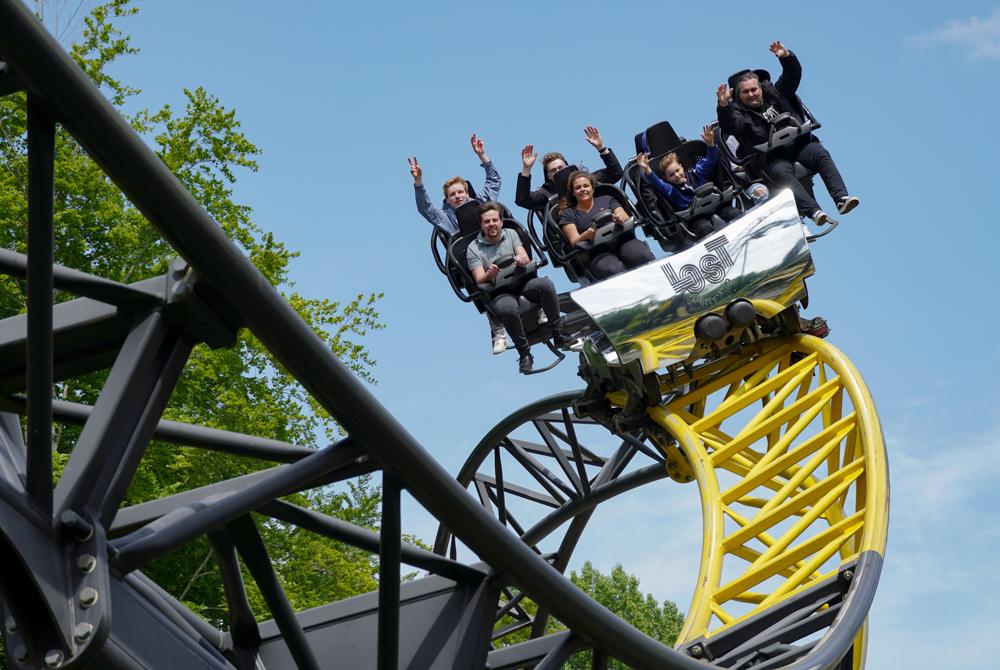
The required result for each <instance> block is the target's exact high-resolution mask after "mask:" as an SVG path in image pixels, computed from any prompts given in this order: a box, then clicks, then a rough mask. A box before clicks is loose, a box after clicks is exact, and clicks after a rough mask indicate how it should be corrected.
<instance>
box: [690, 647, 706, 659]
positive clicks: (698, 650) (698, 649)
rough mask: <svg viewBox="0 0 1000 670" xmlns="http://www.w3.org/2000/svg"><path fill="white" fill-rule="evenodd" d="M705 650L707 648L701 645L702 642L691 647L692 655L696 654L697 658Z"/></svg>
mask: <svg viewBox="0 0 1000 670" xmlns="http://www.w3.org/2000/svg"><path fill="white" fill-rule="evenodd" d="M704 651H705V650H704V649H702V648H701V645H700V644H696V645H694V646H693V647H691V650H690V653H691V655H692V656H694V657H695V658H698V657H699V656H701V655H702V653H704Z"/></svg>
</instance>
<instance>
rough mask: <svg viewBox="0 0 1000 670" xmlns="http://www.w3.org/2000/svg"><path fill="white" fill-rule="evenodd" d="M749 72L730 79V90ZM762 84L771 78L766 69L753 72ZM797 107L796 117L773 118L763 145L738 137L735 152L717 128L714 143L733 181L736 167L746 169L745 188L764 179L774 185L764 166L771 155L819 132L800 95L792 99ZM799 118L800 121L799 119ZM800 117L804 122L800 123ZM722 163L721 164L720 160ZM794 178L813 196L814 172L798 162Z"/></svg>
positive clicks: (737, 74) (781, 116)
mask: <svg viewBox="0 0 1000 670" xmlns="http://www.w3.org/2000/svg"><path fill="white" fill-rule="evenodd" d="M747 72H749V70H740V71H739V72H736V73H734V74H732V75H730V77H729V79H728V83H729V87H730V88H731V89H735V88H736V84H737V83H738V80H739V78H740V77H741V76H743V75H744V74H746V73H747ZM753 72H754V73H755V74H756V75H757V77H758V79H759V80H760V81H761V82H764V81H767V82H770V81H771V75H770V73H768V71H767V70H754V71H753ZM792 104H793V106H794V108H795V109H794V111H795V112H796V114H789V113H788V112H783V113H781V114H779V115H778V116H776V117H775V118H774V119H771V133H770V137H768V140H767V141H766V142H761V143H760V144H756V145H754V146H749V147H748V146H744V145H743V144H742V143H740V142H739V138H735V139H736V141H737V143H738V147H739V148H738V150H737V151H733V149H732V148H731V147H730V145H729V144H728V143H727V142H726V140H728V139H729V138H728V136H725V135H723V134H722V132H721V130H720V129H718V128H716V141H715V144H716V146H717V147H719V151H720V152H721V154H722V156H723V157H724V158H725V159H726V162H727V163H729V164H730V165H727V166H726V167H727V168H729V172H730V173H731V174H732V176H733V178H734V179H737V178H738V177H737V174H736V173H737V171H736V170H735V166H739V167H743V168H744V169H745V170H746V171H747V172H748V174H749V177H748V178H744V179H743V180H742V181H745V182H746V184H745V186H749V184H750V183H751V182H752V181H760V180H763V181H765V182H767V183H769V184H770V183H772V182H771V179H770V177H769V176H768V175H767V173H766V171H765V170H764V166H766V165H767V163H768V154H770V153H772V152H774V151H777V150H780V149H783V148H785V147H789V146H791V145H793V144H795V143H796V142H798V141H800V140H801V139H802V138H805V137H808V136H810V135H811V134H812V133H813V132H814V131H816V130H818V129H820V128H821V127H822V124H821V123H820V122H819V120H817V119H816V117H815V116H814V115H813V113H812V112H811V111H810V110H809V108H808V107H806V105H805V103H803V102H802V99H801V98H800V97H799V96H797V95H796V96H794V99H793V100H792ZM797 117H798V118H797ZM799 118H801V119H803V120H802V121H799ZM720 162H721V161H720ZM794 165H795V177H796V178H797V179H798V180H799V181H800V182H802V185H803V186H804V187H805V188H806V190H807V191H808V192H809V194H810V195H813V177H814V176H815V174H816V173H815V172H814V171H811V170H809V169H807V168H806V167H805V166H804V165H802V164H801V163H799V162H798V161H795V163H794Z"/></svg>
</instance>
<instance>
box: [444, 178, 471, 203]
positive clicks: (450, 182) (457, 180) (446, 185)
mask: <svg viewBox="0 0 1000 670" xmlns="http://www.w3.org/2000/svg"><path fill="white" fill-rule="evenodd" d="M455 184H461V185H462V186H464V187H465V192H466V193H468V192H469V184H468V182H466V181H465V177H452V178H451V179H449V180H448V181H446V182H445V183H444V186H443V187H442V190H444V197H446V198H447V197H448V189H449V188H451V187H452V186H454V185H455Z"/></svg>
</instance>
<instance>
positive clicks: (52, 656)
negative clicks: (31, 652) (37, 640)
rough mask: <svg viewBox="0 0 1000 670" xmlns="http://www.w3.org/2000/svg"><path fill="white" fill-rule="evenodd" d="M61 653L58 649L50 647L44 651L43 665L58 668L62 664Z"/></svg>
mask: <svg viewBox="0 0 1000 670" xmlns="http://www.w3.org/2000/svg"><path fill="white" fill-rule="evenodd" d="M62 662H63V653H62V652H61V651H59V650H58V649H50V650H49V651H47V652H45V665H47V666H48V667H50V668H58V667H59V666H60V665H62Z"/></svg>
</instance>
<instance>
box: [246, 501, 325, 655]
mask: <svg viewBox="0 0 1000 670" xmlns="http://www.w3.org/2000/svg"><path fill="white" fill-rule="evenodd" d="M226 527H227V529H228V530H229V532H230V534H231V535H232V537H233V541H234V542H235V544H236V548H237V550H238V551H239V553H240V556H241V557H242V558H243V563H244V564H245V565H246V566H247V570H249V571H250V574H251V575H253V579H254V581H255V582H256V583H257V587H258V588H259V589H260V594H261V595H262V596H264V602H266V603H267V607H268V609H270V610H271V614H272V615H273V616H274V621H275V623H276V624H278V628H279V629H281V633H282V635H283V636H284V638H285V644H287V645H288V651H289V652H290V653H291V654H292V658H294V659H295V665H296V666H297V667H298V668H299V670H319V668H320V667H321V666H320V664H319V661H317V660H316V656H315V654H313V651H312V648H311V647H310V646H309V641H308V640H306V634H305V633H304V632H303V631H302V626H301V625H300V624H299V620H298V619H297V618H296V617H295V611H294V610H292V606H291V604H289V602H288V598H287V597H286V596H285V591H284V589H282V588H281V583H280V582H279V581H278V576H277V575H276V574H275V573H274V566H273V565H271V559H270V557H269V556H268V555H267V549H266V548H265V547H264V542H263V540H261V538H260V533H259V532H258V531H257V525H256V524H255V523H254V521H253V519H251V518H250V517H249V516H242V517H240V518H238V519H236V520H235V521H233V522H231V523H230V524H228V525H227V526H226Z"/></svg>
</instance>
